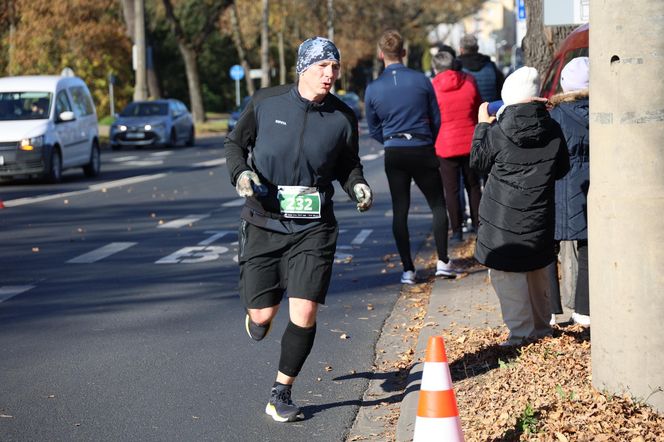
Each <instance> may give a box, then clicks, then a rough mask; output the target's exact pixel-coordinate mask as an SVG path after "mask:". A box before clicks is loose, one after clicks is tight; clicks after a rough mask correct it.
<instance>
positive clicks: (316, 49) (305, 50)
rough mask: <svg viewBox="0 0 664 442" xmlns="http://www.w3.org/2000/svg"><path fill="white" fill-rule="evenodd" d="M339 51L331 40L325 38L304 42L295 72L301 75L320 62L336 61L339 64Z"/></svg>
mask: <svg viewBox="0 0 664 442" xmlns="http://www.w3.org/2000/svg"><path fill="white" fill-rule="evenodd" d="M340 58H341V57H340V56H339V50H338V49H337V47H336V46H335V45H334V43H332V41H331V40H328V39H327V38H323V37H313V38H309V39H307V40H305V41H303V42H302V44H301V45H300V48H299V49H298V50H297V65H296V67H295V72H297V75H300V74H301V73H302V72H304V71H306V70H307V69H308V68H309V66H311V65H312V64H316V63H318V62H319V61H324V60H334V61H336V62H337V63H339V59H340Z"/></svg>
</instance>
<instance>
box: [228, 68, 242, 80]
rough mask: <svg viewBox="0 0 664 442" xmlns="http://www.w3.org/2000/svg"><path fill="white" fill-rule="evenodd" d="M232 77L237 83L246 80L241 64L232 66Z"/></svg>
mask: <svg viewBox="0 0 664 442" xmlns="http://www.w3.org/2000/svg"><path fill="white" fill-rule="evenodd" d="M230 75H231V78H232V79H233V80H235V81H238V80H242V79H243V78H244V69H242V66H240V65H239V64H234V65H233V66H231V71H230Z"/></svg>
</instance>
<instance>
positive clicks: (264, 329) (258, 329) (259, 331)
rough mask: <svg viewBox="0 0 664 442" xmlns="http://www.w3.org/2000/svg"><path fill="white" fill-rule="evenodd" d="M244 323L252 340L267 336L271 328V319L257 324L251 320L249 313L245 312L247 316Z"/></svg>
mask: <svg viewBox="0 0 664 442" xmlns="http://www.w3.org/2000/svg"><path fill="white" fill-rule="evenodd" d="M244 325H245V328H246V329H247V334H248V335H249V337H250V338H251V339H253V340H254V341H261V340H263V338H265V337H266V336H267V334H268V333H270V329H271V328H272V321H270V322H268V323H267V324H265V325H258V324H256V323H255V322H254V321H252V320H251V318H250V317H249V313H247V317H246V318H245V319H244Z"/></svg>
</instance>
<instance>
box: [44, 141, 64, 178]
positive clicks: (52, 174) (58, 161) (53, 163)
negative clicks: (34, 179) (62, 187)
mask: <svg viewBox="0 0 664 442" xmlns="http://www.w3.org/2000/svg"><path fill="white" fill-rule="evenodd" d="M44 178H45V179H46V181H48V182H49V183H52V184H55V183H59V182H60V181H62V156H61V155H60V151H59V150H58V149H57V148H53V150H52V151H51V158H49V162H48V170H47V171H46V172H45V173H44Z"/></svg>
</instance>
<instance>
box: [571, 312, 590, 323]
mask: <svg viewBox="0 0 664 442" xmlns="http://www.w3.org/2000/svg"><path fill="white" fill-rule="evenodd" d="M572 321H574V323H575V324H579V325H582V326H584V327H590V316H588V315H581V314H579V313H576V312H574V313H572Z"/></svg>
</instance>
